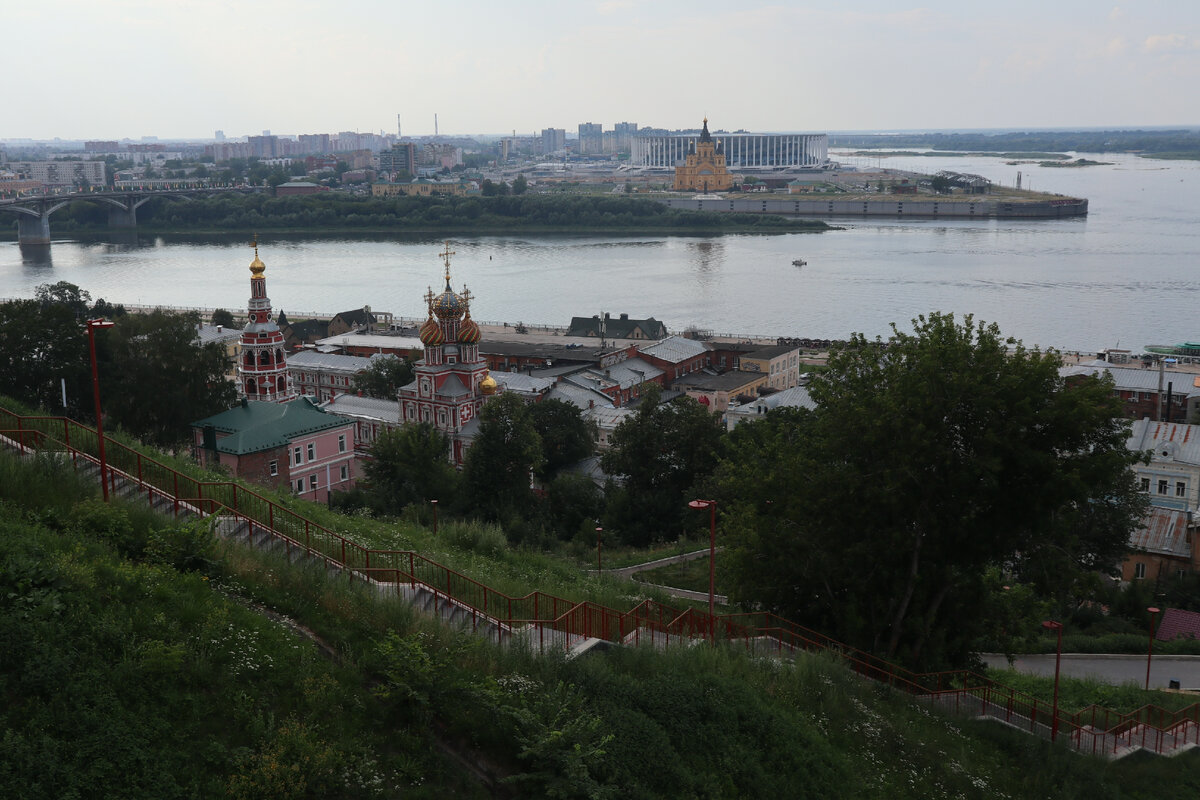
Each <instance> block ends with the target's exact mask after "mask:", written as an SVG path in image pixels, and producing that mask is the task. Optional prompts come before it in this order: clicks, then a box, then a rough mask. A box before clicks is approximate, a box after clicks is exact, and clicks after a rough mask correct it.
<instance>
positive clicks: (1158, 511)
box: [1129, 506, 1192, 559]
mask: <svg viewBox="0 0 1200 800" xmlns="http://www.w3.org/2000/svg"><path fill="white" fill-rule="evenodd" d="M1187 529H1188V512H1186V511H1181V510H1179V509H1175V508H1159V507H1158V506H1151V507H1150V510H1149V511H1148V512H1147V514H1146V518H1145V521H1144V522H1143V523H1142V525H1141V526H1140V527H1138V528H1137V529H1136V530H1135V531H1133V533H1131V534H1130V535H1129V546H1130V547H1132V548H1133V549H1135V550H1143V551H1145V552H1148V553H1158V554H1160V555H1166V556H1172V557H1174V558H1184V559H1190V558H1191V556H1192V545H1191V543H1190V542H1189V541H1188V539H1187Z"/></svg>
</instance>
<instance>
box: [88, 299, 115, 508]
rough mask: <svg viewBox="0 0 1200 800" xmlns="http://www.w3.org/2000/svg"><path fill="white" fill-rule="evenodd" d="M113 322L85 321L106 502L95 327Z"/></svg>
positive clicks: (105, 466) (105, 471) (105, 464)
mask: <svg viewBox="0 0 1200 800" xmlns="http://www.w3.org/2000/svg"><path fill="white" fill-rule="evenodd" d="M114 324H116V323H113V322H107V321H105V319H104V318H103V317H101V318H99V319H89V320H88V321H87V332H88V350H89V351H90V352H91V355H92V398H93V399H94V400H95V401H96V438H97V439H98V440H99V442H100V487H101V490H102V492H103V495H104V502H106V503H107V502H108V459H107V458H105V455H104V420H103V419H101V418H100V372H99V370H97V369H96V329H97V328H111V327H112V326H113V325H114Z"/></svg>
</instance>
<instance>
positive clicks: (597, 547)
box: [596, 525, 604, 575]
mask: <svg viewBox="0 0 1200 800" xmlns="http://www.w3.org/2000/svg"><path fill="white" fill-rule="evenodd" d="M602 533H604V528H601V527H600V526H599V525H597V526H596V574H597V575H599V574H600V571H601V566H600V535H601V534H602Z"/></svg>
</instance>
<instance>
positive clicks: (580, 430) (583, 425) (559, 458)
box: [529, 400, 594, 480]
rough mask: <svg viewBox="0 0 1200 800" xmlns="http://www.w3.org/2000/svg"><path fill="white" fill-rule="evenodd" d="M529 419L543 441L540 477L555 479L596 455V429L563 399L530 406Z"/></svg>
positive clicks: (544, 401) (574, 407)
mask: <svg viewBox="0 0 1200 800" xmlns="http://www.w3.org/2000/svg"><path fill="white" fill-rule="evenodd" d="M529 418H530V421H532V422H533V428H534V430H536V431H537V432H538V436H539V437H541V440H542V466H541V468H540V469H539V470H538V473H537V474H538V477H539V478H542V479H543V480H548V479H550V478H553V477H554V475H555V474H556V473H557V472H558V471H559V470H560V469H562V468H563V467H565V466H568V465H570V464H574V463H575V462H577V461H579V460H580V459H584V458H587V457H588V456H590V455H591V454H592V442H593V438H594V437H593V436H592V429H591V427H590V426H589V425H588V423H587V422H586V421H585V420H584V418H583V414H582V413H581V412H580V410H579V409H578V408H577V407H576V406H574V405H572V404H570V403H567V402H564V401H562V400H543V401H542V402H540V403H534V404H533V405H531V406H530V407H529Z"/></svg>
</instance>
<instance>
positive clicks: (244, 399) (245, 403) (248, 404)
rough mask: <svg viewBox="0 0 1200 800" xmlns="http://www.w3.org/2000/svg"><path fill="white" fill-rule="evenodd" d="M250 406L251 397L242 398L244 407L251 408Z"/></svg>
mask: <svg viewBox="0 0 1200 800" xmlns="http://www.w3.org/2000/svg"><path fill="white" fill-rule="evenodd" d="M249 407H250V400H249V398H246V397H243V398H242V408H249Z"/></svg>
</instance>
